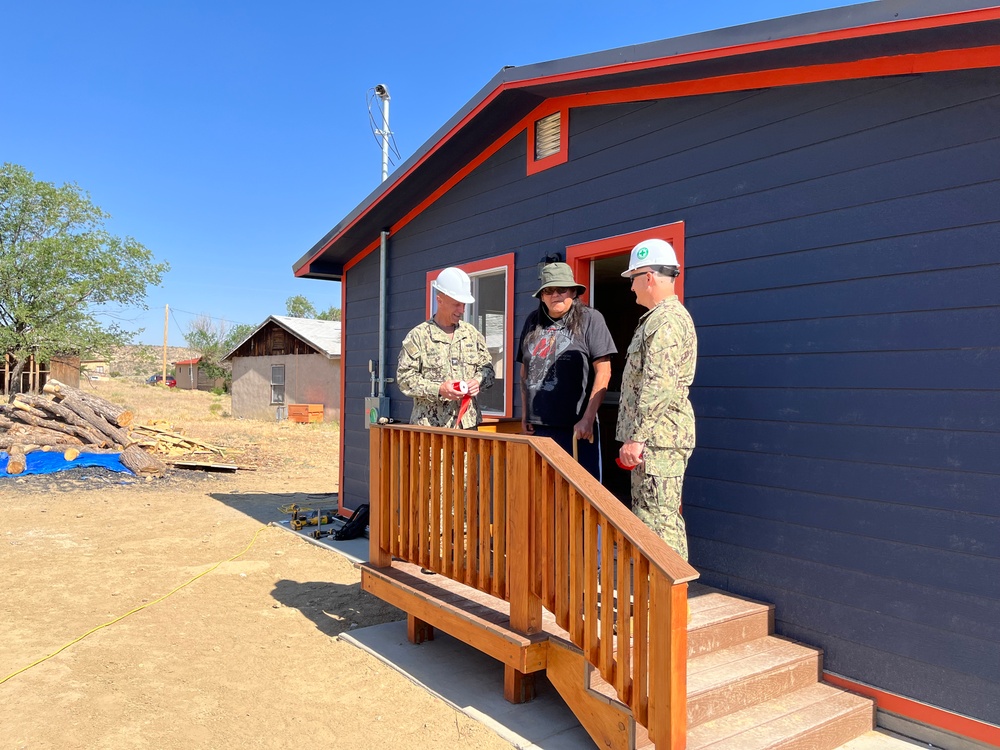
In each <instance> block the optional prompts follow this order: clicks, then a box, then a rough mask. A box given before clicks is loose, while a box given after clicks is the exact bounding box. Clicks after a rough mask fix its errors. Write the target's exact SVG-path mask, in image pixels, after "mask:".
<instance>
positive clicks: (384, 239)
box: [378, 231, 389, 396]
mask: <svg viewBox="0 0 1000 750" xmlns="http://www.w3.org/2000/svg"><path fill="white" fill-rule="evenodd" d="M388 246H389V233H388V232H385V231H383V232H381V233H380V234H379V250H378V395H379V396H385V384H386V378H385V359H386V357H387V356H388V354H387V353H386V347H385V329H386V326H387V325H388V320H387V315H386V302H387V300H386V286H387V284H386V279H387V277H388V268H387V258H386V256H387V250H388Z"/></svg>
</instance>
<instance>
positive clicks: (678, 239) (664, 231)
mask: <svg viewBox="0 0 1000 750" xmlns="http://www.w3.org/2000/svg"><path fill="white" fill-rule="evenodd" d="M654 237H655V238H656V239H660V240H666V241H667V242H669V243H670V244H671V245H673V247H674V252H675V253H676V254H677V262H678V263H680V264H681V275H680V276H678V277H677V279H676V280H675V281H674V291H675V292H676V293H677V297H678V299H680V301H681V302H683V301H684V277H685V269H684V222H683V221H675V222H673V223H672V224H661V225H660V226H658V227H650V228H649V229H642V230H640V231H638V232H628V233H627V234H618V235H615V236H614V237H605V238H604V239H600V240H594V241H593V242H583V243H580V244H579V245H570V246H568V247H567V248H566V262H567V263H568V264H569V266H570V268H572V269H573V278H575V279H589V278H590V263H591V261H594V260H597V259H598V258H606V257H608V256H609V255H621V254H622V253H627V252H631V250H632V248H633V247H635V246H636V245H637V244H638V243H640V242H642V241H643V240H648V239H652V238H654ZM588 287H589V284H588ZM580 299H582V300H583V301H584V302H586V303H588V304H589V303H590V290H589V288H588V290H587V292H586V293H585V294H582V295H581V296H580Z"/></svg>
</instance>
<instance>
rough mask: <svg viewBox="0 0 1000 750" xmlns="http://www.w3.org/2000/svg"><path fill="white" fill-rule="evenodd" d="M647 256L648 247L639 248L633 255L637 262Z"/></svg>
mask: <svg viewBox="0 0 1000 750" xmlns="http://www.w3.org/2000/svg"><path fill="white" fill-rule="evenodd" d="M647 255H649V248H648V247H640V248H639V252H637V253H636V254H635V257H636V258H638V259H639V260H642V259H643V258H645V257H646V256H647Z"/></svg>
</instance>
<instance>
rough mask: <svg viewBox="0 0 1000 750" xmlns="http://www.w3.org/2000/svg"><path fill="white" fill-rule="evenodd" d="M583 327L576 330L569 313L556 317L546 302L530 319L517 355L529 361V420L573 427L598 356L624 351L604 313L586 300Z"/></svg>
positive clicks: (582, 309)
mask: <svg viewBox="0 0 1000 750" xmlns="http://www.w3.org/2000/svg"><path fill="white" fill-rule="evenodd" d="M574 304H575V305H580V312H581V313H583V317H582V320H581V325H580V330H579V332H578V333H577V335H576V336H572V335H571V334H570V332H569V330H568V329H567V328H566V324H565V316H564V317H563V318H560V319H559V320H553V319H552V318H550V317H549V316H548V315H547V314H546V313H545V310H544V309H543V308H541V309H538V310H535V311H533V312H532V313H531V314H530V315H529V316H528V319H527V320H526V321H525V322H524V328H523V330H522V331H521V340H520V342H519V343H518V346H517V356H516V357H515V359H516V361H518V362H521V363H522V364H524V365H525V369H526V370H527V376H526V377H525V383H524V385H525V387H526V389H527V394H528V395H527V403H526V404H524V407H523V408H524V409H525V413H526V414H527V417H528V418H527V421H528V423H529V424H541V425H548V426H550V427H572V426H573V425H574V424H576V423H577V422H578V421H579V420H580V417H582V416H583V413H584V412H585V411H586V410H587V401H588V399H589V397H590V385H591V383H592V382H593V380H594V360H595V359H600V358H601V357H607V356H610V355H612V354H615V353H617V352H618V349H617V347H616V346H615V342H614V341H613V340H612V338H611V332H610V331H609V330H608V324H607V323H605V322H604V316H603V315H601V313H599V312H598V311H597V310H595V309H593V308H592V307H586V306H584V305H582V304H581V303H580V302H575V303H574Z"/></svg>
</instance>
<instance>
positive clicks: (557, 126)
mask: <svg viewBox="0 0 1000 750" xmlns="http://www.w3.org/2000/svg"><path fill="white" fill-rule="evenodd" d="M568 150H569V109H568V108H567V109H559V110H556V111H555V112H549V113H548V114H545V115H543V116H541V117H538V118H537V119H535V120H533V121H532V122H531V124H530V125H529V126H528V174H535V173H536V172H541V171H542V170H545V169H548V168H549V167H554V166H556V165H557V164H565V163H566V161H567V160H568V158H569V153H568Z"/></svg>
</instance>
